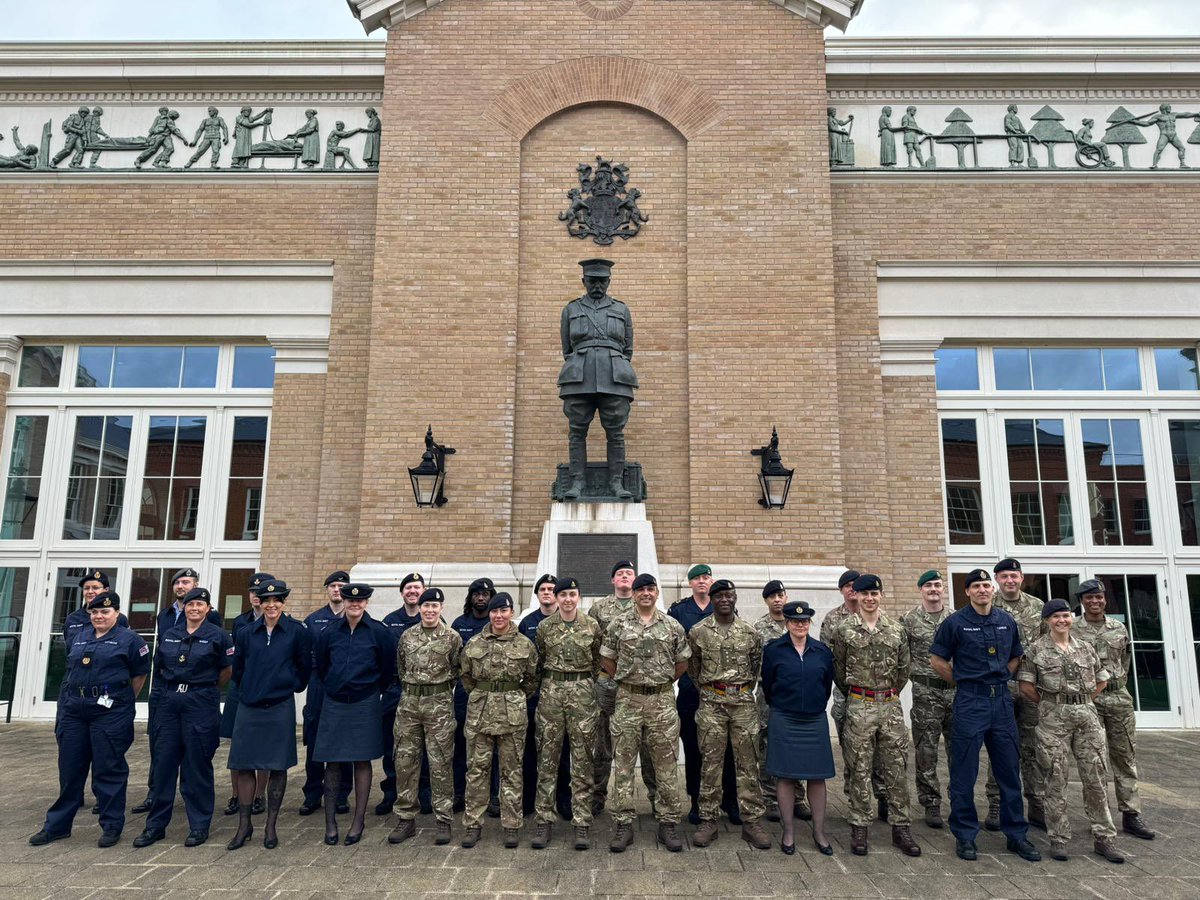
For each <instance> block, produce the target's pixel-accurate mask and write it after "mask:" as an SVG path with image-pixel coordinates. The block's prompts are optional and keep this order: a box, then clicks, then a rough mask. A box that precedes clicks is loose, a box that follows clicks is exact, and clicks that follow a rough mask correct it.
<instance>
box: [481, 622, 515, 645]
mask: <svg viewBox="0 0 1200 900" xmlns="http://www.w3.org/2000/svg"><path fill="white" fill-rule="evenodd" d="M479 633H480V635H481V636H483V637H485V638H491V639H492V640H494V641H511V640H512V639H513V638H515V637H516V636H517V635H518V634H520V632H518V631H517V623H516V622H513V623H512V624H510V625H509V626H508V631H506V632H504V634H496V632H494V631H492V624H491V623H490V622H489V623H488V624H487V625H484V626H483V631H481V632H479Z"/></svg>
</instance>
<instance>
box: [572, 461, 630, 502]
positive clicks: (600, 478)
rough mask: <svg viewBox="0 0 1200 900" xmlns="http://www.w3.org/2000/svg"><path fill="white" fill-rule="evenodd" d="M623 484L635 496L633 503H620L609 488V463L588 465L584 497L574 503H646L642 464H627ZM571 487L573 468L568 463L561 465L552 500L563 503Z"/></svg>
mask: <svg viewBox="0 0 1200 900" xmlns="http://www.w3.org/2000/svg"><path fill="white" fill-rule="evenodd" d="M621 484H622V486H623V487H624V488H625V490H627V491H629V493H631V494H632V495H633V499H632V501H630V500H622V501H618V500H617V499H616V498H615V497H614V496H613V495H612V493H611V491H610V490H609V487H608V463H601V462H594V463H588V464H587V468H586V469H585V470H584V472H583V496H581V497H580V498H579V499H578V500H576V501H572V502H575V503H592V504H604V503H617V502H621V503H630V502H633V503H645V502H646V479H645V478H643V477H642V464H641V463H635V462H631V463H626V464H625V471H624V472H623V473H622V476H621ZM570 486H571V467H570V466H568V465H567V464H566V463H559V464H558V473H557V476H556V477H555V479H554V484H553V485H552V486H551V487H550V499H552V500H555V501H558V502H563V497H565V496H566V493H567V489H568V488H570Z"/></svg>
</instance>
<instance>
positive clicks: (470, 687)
mask: <svg viewBox="0 0 1200 900" xmlns="http://www.w3.org/2000/svg"><path fill="white" fill-rule="evenodd" d="M512 617H513V600H512V596H511V595H509V594H506V593H503V592H501V593H499V594H497V595H496V596H494V597H493V598H492V599H491V601H490V602H489V603H488V619H489V623H488V624H487V625H486V626H484V629H483V631H481V632H480V633H479V634H478V635H477V636H476V637H475V639H474V640H472V641H470V642H469V643H468V644H467V645H466V647H464V648H463V652H462V657H461V659H462V675H461V678H462V685H463V689H464V690H466V692H467V721H466V727H465V732H466V736H467V793H466V798H465V799H466V806H465V807H464V809H463V825H465V826H466V829H467V834H466V837H464V838H463V841H462V845H463V846H464V847H474V846H475V845H476V844H477V843H479V836H480V834H481V832H482V830H483V815H484V812H485V811H486V809H487V801H488V787H489V784H488V781H489V776H490V775H491V768H492V751H493V750H495V752H496V753H497V754H498V756H499V759H500V826H501V827H502V828H503V829H504V846H505V847H507V848H509V849H512V848H514V847H516V846H517V844H518V843H519V840H518V833H519V832H520V828H521V818H522V816H521V756H522V754H523V753H524V752H525V717H526V710H525V702H526V700H527V699H528V698H529V697H532V696H533V694H534V692H535V691H536V690H537V669H538V659H537V649H536V648H535V647H534V646H533V643H532V642H531V641H530V640H529V638H527V637H525V636H524V635H523V634H521V633H520V632H519V631H517V627H516V626H515V625H514V624H513V621H512ZM552 783H553V782H552Z"/></svg>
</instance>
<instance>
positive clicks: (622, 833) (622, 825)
mask: <svg viewBox="0 0 1200 900" xmlns="http://www.w3.org/2000/svg"><path fill="white" fill-rule="evenodd" d="M632 843H633V825H631V824H630V823H629V822H618V823H617V827H616V830H615V831H613V836H612V840H611V841H610V842H609V844H608V849H609V850H611V851H612V852H613V853H624V852H625V848H626V847H628V846H629V845H630V844H632Z"/></svg>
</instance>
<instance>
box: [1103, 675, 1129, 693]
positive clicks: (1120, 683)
mask: <svg viewBox="0 0 1200 900" xmlns="http://www.w3.org/2000/svg"><path fill="white" fill-rule="evenodd" d="M1123 690H1125V679H1124V678H1113V679H1112V680H1111V681H1109V682H1108V684H1106V685H1105V686H1104V693H1106V694H1115V693H1117V691H1123Z"/></svg>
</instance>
